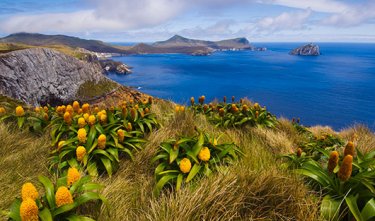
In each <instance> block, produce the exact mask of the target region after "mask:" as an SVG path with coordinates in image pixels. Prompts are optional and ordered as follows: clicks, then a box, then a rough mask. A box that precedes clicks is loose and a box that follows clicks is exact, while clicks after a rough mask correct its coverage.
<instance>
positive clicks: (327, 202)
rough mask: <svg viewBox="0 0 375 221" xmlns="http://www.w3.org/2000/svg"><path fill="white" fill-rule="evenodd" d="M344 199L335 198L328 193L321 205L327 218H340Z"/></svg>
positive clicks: (321, 210) (321, 211) (322, 212)
mask: <svg viewBox="0 0 375 221" xmlns="http://www.w3.org/2000/svg"><path fill="white" fill-rule="evenodd" d="M341 203H342V201H341V200H337V199H333V198H332V197H331V196H330V195H326V196H325V197H324V198H323V200H322V204H321V205H320V213H321V215H322V216H323V218H324V219H326V220H332V221H333V220H339V215H340V206H341Z"/></svg>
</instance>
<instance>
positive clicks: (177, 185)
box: [176, 173, 184, 191]
mask: <svg viewBox="0 0 375 221" xmlns="http://www.w3.org/2000/svg"><path fill="white" fill-rule="evenodd" d="M183 178H184V175H183V174H182V173H180V174H178V176H177V182H176V190H177V191H179V190H180V188H181V184H182V180H183Z"/></svg>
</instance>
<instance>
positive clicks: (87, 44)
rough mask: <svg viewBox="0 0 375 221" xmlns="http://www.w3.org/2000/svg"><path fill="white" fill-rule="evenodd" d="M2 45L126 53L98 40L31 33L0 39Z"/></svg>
mask: <svg viewBox="0 0 375 221" xmlns="http://www.w3.org/2000/svg"><path fill="white" fill-rule="evenodd" d="M0 42H3V43H21V44H26V45H34V46H45V45H66V46H69V47H72V48H84V49H87V50H89V51H94V52H104V53H120V54H121V53H126V52H125V51H124V50H121V49H118V48H115V47H113V46H111V45H109V44H106V43H104V42H102V41H98V40H86V39H81V38H77V37H71V36H66V35H44V34H33V33H16V34H11V35H9V36H6V37H4V38H0Z"/></svg>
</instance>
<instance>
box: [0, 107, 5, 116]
mask: <svg viewBox="0 0 375 221" xmlns="http://www.w3.org/2000/svg"><path fill="white" fill-rule="evenodd" d="M5 113H6V111H5V108H3V107H0V115H3V114H5Z"/></svg>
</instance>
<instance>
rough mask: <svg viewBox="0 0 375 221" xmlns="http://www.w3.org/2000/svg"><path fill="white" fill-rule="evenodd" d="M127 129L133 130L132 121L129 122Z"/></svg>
mask: <svg viewBox="0 0 375 221" xmlns="http://www.w3.org/2000/svg"><path fill="white" fill-rule="evenodd" d="M126 130H127V131H132V130H133V126H132V124H131V123H130V122H128V126H127V127H126Z"/></svg>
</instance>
